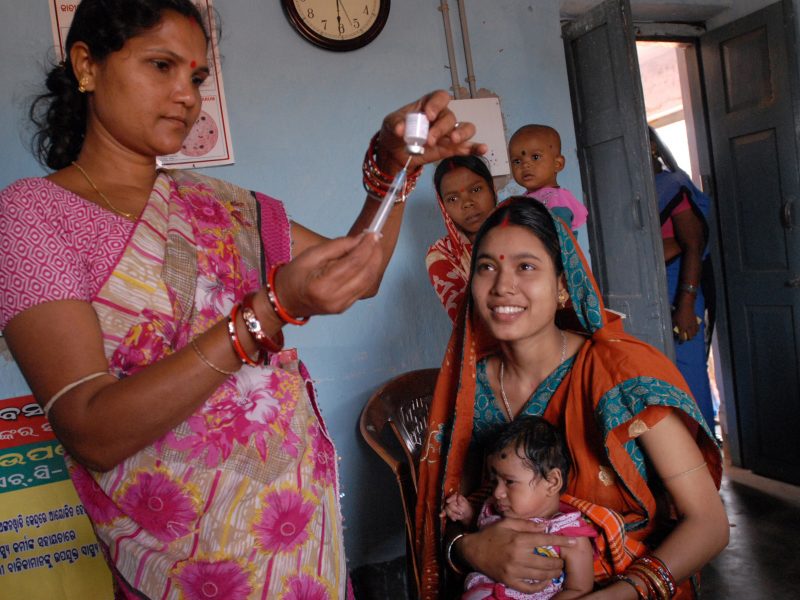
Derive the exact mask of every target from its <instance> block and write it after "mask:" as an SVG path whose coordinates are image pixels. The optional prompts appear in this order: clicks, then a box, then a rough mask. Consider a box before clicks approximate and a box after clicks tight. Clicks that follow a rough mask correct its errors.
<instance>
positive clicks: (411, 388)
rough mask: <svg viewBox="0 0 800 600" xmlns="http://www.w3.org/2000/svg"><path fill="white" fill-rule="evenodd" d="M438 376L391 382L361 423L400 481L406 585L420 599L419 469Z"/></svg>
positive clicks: (417, 374) (418, 374) (424, 372)
mask: <svg viewBox="0 0 800 600" xmlns="http://www.w3.org/2000/svg"><path fill="white" fill-rule="evenodd" d="M438 375H439V369H421V370H418V371H411V372H409V373H404V374H402V375H398V376H397V377H395V378H394V379H391V380H390V381H388V382H387V383H386V384H384V385H383V386H382V387H380V388H379V389H378V390H377V391H376V392H375V393H374V394H373V395H372V397H371V398H370V399H369V400H368V401H367V404H366V405H365V406H364V410H362V411H361V419H360V422H359V427H360V429H361V435H362V436H364V439H365V440H366V442H367V444H369V446H370V447H371V448H372V449H373V450H374V451H375V452H376V453H377V454H378V456H380V457H381V458H382V459H383V460H384V462H385V463H386V464H387V465H389V467H390V468H391V469H392V472H393V473H394V475H395V477H396V478H397V485H398V487H399V488H400V499H401V500H402V503H403V513H404V515H405V520H406V535H407V537H406V549H407V551H406V559H407V576H408V577H407V581H408V583H409V588H411V589H410V591H412V592H413V593H415V594H416V596H417V597H419V589H420V579H419V572H418V571H417V560H416V556H415V552H414V513H415V510H416V503H417V466H418V464H419V455H420V451H421V450H422V444H423V442H424V441H425V431H426V429H427V427H428V410H429V408H430V404H431V397H432V396H433V389H434V387H435V386H436V377H437V376H438ZM390 431H391V433H389V432H390ZM392 434H393V435H392ZM412 576H413V579H412Z"/></svg>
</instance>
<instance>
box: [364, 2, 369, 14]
mask: <svg viewBox="0 0 800 600" xmlns="http://www.w3.org/2000/svg"><path fill="white" fill-rule="evenodd" d="M362 12H363V13H364V14H365V15H367V16H369V5H368V4H365V5H364V10H363V11H362Z"/></svg>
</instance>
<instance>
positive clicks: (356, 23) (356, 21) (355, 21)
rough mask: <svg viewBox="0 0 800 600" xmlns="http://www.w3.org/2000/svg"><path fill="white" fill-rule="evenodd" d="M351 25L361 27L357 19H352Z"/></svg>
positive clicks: (356, 27)
mask: <svg viewBox="0 0 800 600" xmlns="http://www.w3.org/2000/svg"><path fill="white" fill-rule="evenodd" d="M353 27H354V28H355V29H358V28H359V27H361V23H359V22H358V19H353Z"/></svg>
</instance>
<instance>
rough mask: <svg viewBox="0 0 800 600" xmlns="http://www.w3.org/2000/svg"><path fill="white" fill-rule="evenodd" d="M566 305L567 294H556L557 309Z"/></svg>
mask: <svg viewBox="0 0 800 600" xmlns="http://www.w3.org/2000/svg"><path fill="white" fill-rule="evenodd" d="M566 305H567V293H566V292H561V293H559V294H558V307H559V308H564V307H565V306H566Z"/></svg>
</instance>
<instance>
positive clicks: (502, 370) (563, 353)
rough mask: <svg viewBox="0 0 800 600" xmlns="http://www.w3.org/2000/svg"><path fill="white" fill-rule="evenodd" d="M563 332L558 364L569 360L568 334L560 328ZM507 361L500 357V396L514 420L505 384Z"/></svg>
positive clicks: (511, 419) (510, 418)
mask: <svg viewBox="0 0 800 600" xmlns="http://www.w3.org/2000/svg"><path fill="white" fill-rule="evenodd" d="M559 332H561V360H560V361H559V363H558V365H559V366H561V365H562V364H563V363H564V361H565V360H567V334H566V333H564V330H563V329H559ZM505 366H506V363H505V361H504V360H503V359H502V358H501V359H500V397H501V398H502V399H503V405H504V406H505V408H506V414H507V415H508V420H509V421H513V420H514V415H513V414H512V413H511V403H510V402H509V401H508V396H507V395H506V388H505V386H504V385H503V380H504V379H505V374H506V372H505Z"/></svg>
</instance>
